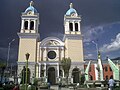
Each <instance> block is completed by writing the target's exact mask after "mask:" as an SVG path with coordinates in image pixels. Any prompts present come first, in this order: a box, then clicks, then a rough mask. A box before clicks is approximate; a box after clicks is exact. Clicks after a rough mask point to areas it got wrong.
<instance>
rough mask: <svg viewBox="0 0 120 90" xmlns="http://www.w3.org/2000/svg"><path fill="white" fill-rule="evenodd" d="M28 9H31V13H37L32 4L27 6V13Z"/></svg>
mask: <svg viewBox="0 0 120 90" xmlns="http://www.w3.org/2000/svg"><path fill="white" fill-rule="evenodd" d="M29 11H32V12H33V13H37V10H36V9H35V8H34V7H33V6H29V7H28V8H27V9H26V10H25V13H28V12H29Z"/></svg>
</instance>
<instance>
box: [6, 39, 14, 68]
mask: <svg viewBox="0 0 120 90" xmlns="http://www.w3.org/2000/svg"><path fill="white" fill-rule="evenodd" d="M14 41H15V39H12V41H10V42H9V44H8V54H7V63H6V64H7V65H6V66H7V67H8V62H9V57H10V46H11V43H12V42H14Z"/></svg>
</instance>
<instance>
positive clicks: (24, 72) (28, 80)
mask: <svg viewBox="0 0 120 90" xmlns="http://www.w3.org/2000/svg"><path fill="white" fill-rule="evenodd" d="M25 82H26V67H25V66H23V69H22V78H21V83H22V84H25ZM27 83H30V69H29V68H28V69H27Z"/></svg>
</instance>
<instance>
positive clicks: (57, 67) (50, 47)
mask: <svg viewBox="0 0 120 90" xmlns="http://www.w3.org/2000/svg"><path fill="white" fill-rule="evenodd" d="M39 16H40V14H39V13H38V11H37V10H36V9H35V8H34V6H33V2H32V1H31V2H30V6H29V7H28V8H27V9H26V10H25V11H24V12H23V13H22V15H21V29H20V31H19V33H18V36H19V52H18V71H17V74H18V76H21V75H22V74H21V72H22V70H23V67H24V66H26V56H25V54H26V53H29V54H30V56H29V59H28V68H29V72H30V78H32V77H36V78H39V79H40V78H44V79H45V81H46V82H51V84H56V83H57V82H58V81H59V78H60V77H61V78H64V71H63V69H62V66H61V64H60V61H61V60H62V58H70V59H71V68H70V71H69V82H71V83H76V82H79V81H78V78H79V73H80V72H82V71H84V64H83V57H84V56H83V39H82V34H81V29H80V23H81V16H80V15H78V13H77V11H76V10H75V9H74V8H73V4H72V3H71V4H70V8H69V9H68V10H67V12H66V13H65V15H64V18H63V19H64V22H63V24H64V37H63V40H61V39H59V38H57V37H53V36H51V37H47V38H44V39H43V40H41V38H40V34H42V33H41V30H38V27H39V26H40V18H39ZM61 27H62V26H61Z"/></svg>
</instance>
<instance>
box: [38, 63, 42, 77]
mask: <svg viewBox="0 0 120 90" xmlns="http://www.w3.org/2000/svg"><path fill="white" fill-rule="evenodd" d="M40 74H41V64H40V63H39V72H38V77H39V78H40Z"/></svg>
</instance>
